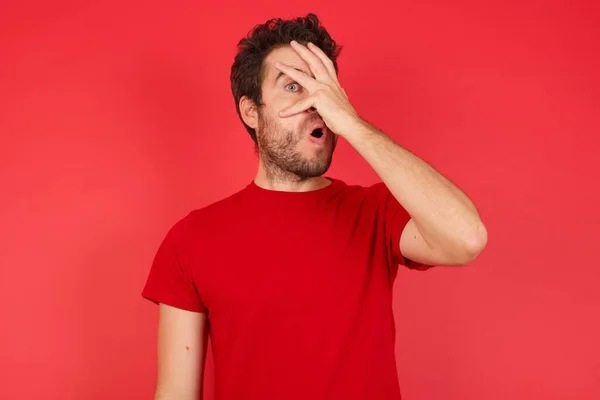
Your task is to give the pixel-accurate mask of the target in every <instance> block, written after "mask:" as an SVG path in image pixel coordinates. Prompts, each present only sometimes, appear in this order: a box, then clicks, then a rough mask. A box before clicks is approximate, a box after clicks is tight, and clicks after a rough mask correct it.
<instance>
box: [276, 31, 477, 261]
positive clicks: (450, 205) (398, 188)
mask: <svg viewBox="0 0 600 400" xmlns="http://www.w3.org/2000/svg"><path fill="white" fill-rule="evenodd" d="M290 45H291V46H292V48H293V49H294V50H296V51H297V53H298V54H299V55H300V56H301V57H302V58H303V59H304V60H305V61H306V62H307V63H308V65H309V66H310V70H311V72H312V73H313V74H314V78H313V77H311V76H309V75H308V74H306V73H304V72H302V71H298V70H296V69H295V68H293V67H291V66H290V65H286V64H283V63H277V64H275V67H276V68H277V69H279V70H280V71H281V72H283V73H285V74H286V75H288V76H289V77H290V78H292V79H293V80H294V81H295V82H298V83H299V84H300V85H301V86H302V87H303V88H305V89H306V90H307V93H308V96H303V97H302V98H300V99H299V100H298V102H296V103H295V104H293V105H291V106H289V107H286V108H285V109H284V110H281V111H280V112H279V116H280V117H283V118H285V117H289V116H292V115H295V114H298V113H301V112H304V111H306V110H308V109H310V108H314V109H316V110H317V112H318V113H319V115H321V117H322V118H323V121H324V122H325V124H326V125H327V127H328V128H329V129H330V130H331V131H332V132H333V133H335V134H337V135H340V136H342V137H344V138H345V139H346V140H348V142H349V143H350V144H351V145H352V146H353V147H354V148H355V149H356V150H357V151H358V152H359V153H360V154H361V155H362V156H363V158H364V159H365V160H366V161H367V163H369V164H370V165H371V167H372V168H373V169H374V170H375V172H376V173H377V174H378V175H379V177H380V178H381V180H383V183H384V184H385V185H386V186H387V187H388V189H389V190H390V192H391V193H392V194H393V195H394V197H395V198H396V200H398V202H399V203H400V204H401V205H402V206H403V207H404V208H405V209H406V211H408V213H409V214H410V216H411V220H410V221H409V223H408V224H407V225H406V227H405V228H404V229H405V230H404V232H403V233H402V235H401V238H400V243H399V245H400V250H401V252H402V254H403V255H404V256H405V257H406V258H408V259H411V260H412V261H416V262H418V263H422V264H430V265H464V264H467V263H469V262H470V261H472V260H473V259H474V258H475V257H476V256H477V255H478V254H479V253H480V252H481V251H482V250H483V248H484V247H485V245H486V243H487V231H486V229H485V226H484V225H483V223H482V222H481V219H480V218H479V214H478V213H477V210H476V209H475V206H474V205H473V203H472V202H471V200H469V198H468V197H467V196H466V195H465V194H464V193H463V192H462V191H461V190H460V189H458V188H457V187H456V186H455V185H453V184H452V183H451V182H450V181H449V180H448V179H446V178H445V177H443V176H442V175H441V174H440V173H439V172H437V171H436V170H435V169H433V168H432V167H431V166H430V165H428V164H427V163H426V162H425V161H423V160H421V159H420V158H418V157H417V156H415V155H414V154H412V153H410V152H409V151H408V150H406V149H404V148H402V147H400V146H399V145H397V144H396V143H394V141H393V140H392V139H391V138H390V137H389V136H387V135H386V134H384V133H383V132H380V131H379V130H377V129H376V128H374V127H373V126H372V125H371V124H369V123H368V122H367V121H365V120H363V119H362V118H361V117H360V116H359V115H358V113H357V112H356V110H355V109H354V107H353V106H352V104H351V103H350V101H349V99H348V95H347V94H346V91H345V90H344V89H343V88H342V87H341V85H340V82H339V81H338V78H337V74H336V70H335V67H334V64H333V62H332V61H331V59H329V58H328V57H327V55H326V54H325V53H324V52H323V50H321V49H320V48H319V47H318V46H315V45H314V44H312V43H308V44H307V45H306V46H304V45H302V44H299V43H297V42H295V41H292V42H291V43H290Z"/></svg>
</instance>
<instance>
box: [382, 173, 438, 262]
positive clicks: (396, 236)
mask: <svg viewBox="0 0 600 400" xmlns="http://www.w3.org/2000/svg"><path fill="white" fill-rule="evenodd" d="M372 188H373V189H375V191H376V192H377V193H378V195H379V196H378V201H379V206H380V207H381V209H382V214H383V216H382V219H383V221H382V225H383V227H384V231H385V240H386V248H387V250H388V253H389V254H390V257H391V262H392V263H393V264H394V265H403V266H405V267H408V268H410V269H415V270H420V271H425V270H428V269H430V268H432V267H433V265H426V264H421V263H418V262H416V261H413V260H411V259H409V258H407V257H405V256H404V255H403V254H402V252H401V251H400V237H401V236H402V232H403V231H404V228H405V227H406V224H407V223H408V221H410V218H411V217H410V214H409V213H408V211H406V209H405V208H404V207H402V205H401V204H400V203H399V202H398V200H396V198H395V197H394V195H393V194H392V193H391V192H390V190H389V189H388V187H387V186H386V185H385V184H384V183H382V182H380V183H377V184H375V185H373V186H372Z"/></svg>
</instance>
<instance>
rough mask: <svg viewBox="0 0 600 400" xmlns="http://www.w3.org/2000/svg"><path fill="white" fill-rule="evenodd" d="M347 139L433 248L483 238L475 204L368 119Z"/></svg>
mask: <svg viewBox="0 0 600 400" xmlns="http://www.w3.org/2000/svg"><path fill="white" fill-rule="evenodd" d="M345 137H346V139H347V140H348V141H349V142H350V144H351V145H352V146H353V147H354V148H355V149H356V150H357V151H358V152H359V154H361V156H362V157H363V158H364V159H365V160H366V161H367V163H368V164H369V165H370V166H371V167H372V168H373V169H374V170H375V172H376V173H377V174H378V175H379V177H380V178H381V180H382V181H383V182H384V183H385V184H386V186H387V187H388V188H389V190H390V192H391V193H392V194H393V195H394V197H395V198H396V199H397V200H398V202H399V203H400V204H402V206H403V207H404V208H405V209H406V210H407V211H408V213H409V214H410V216H411V218H412V219H413V221H414V222H415V224H416V226H417V227H418V229H419V232H421V235H422V236H423V238H424V239H425V241H426V242H427V243H428V244H429V245H430V247H448V246H475V247H476V246H478V245H479V243H481V241H482V240H485V239H484V238H483V236H485V234H486V232H485V228H484V226H483V224H482V222H481V219H480V217H479V213H478V212H477V209H476V207H475V205H474V204H473V202H472V201H471V200H470V199H469V197H468V196H467V195H466V194H465V193H464V192H463V191H462V190H460V189H459V188H458V187H457V186H456V185H454V184H453V183H452V182H450V181H449V180H448V179H447V178H445V177H444V176H443V175H442V174H441V173H439V172H438V171H436V170H435V169H434V168H433V167H431V166H430V165H429V164H428V163H426V162H425V161H423V160H422V159H420V158H419V157H417V156H416V155H414V154H413V153H411V152H410V151H408V150H406V149H404V148H402V147H401V146H399V145H398V144H397V143H395V142H394V141H393V140H392V138H390V137H389V136H388V135H386V134H385V133H383V132H381V131H379V130H378V129H376V128H375V127H373V126H372V125H370V124H369V123H367V122H365V121H360V123H357V125H356V129H355V130H354V131H353V133H352V134H351V135H346V136H345Z"/></svg>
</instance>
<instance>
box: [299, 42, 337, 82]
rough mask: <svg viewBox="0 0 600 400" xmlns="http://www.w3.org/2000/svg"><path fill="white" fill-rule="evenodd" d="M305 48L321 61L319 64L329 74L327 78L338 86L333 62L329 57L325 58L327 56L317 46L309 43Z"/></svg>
mask: <svg viewBox="0 0 600 400" xmlns="http://www.w3.org/2000/svg"><path fill="white" fill-rule="evenodd" d="M307 47H308V48H309V49H310V50H311V51H312V52H313V53H314V54H315V55H316V56H317V57H319V59H320V60H321V62H322V63H323V65H324V66H325V68H326V69H327V72H328V73H329V76H330V77H331V79H332V80H333V81H334V82H335V83H337V84H338V85H339V84H340V82H339V81H338V78H337V74H336V73H335V66H334V65H333V61H331V59H330V58H329V57H327V54H325V52H323V50H321V49H320V48H319V46H317V45H315V44H313V43H310V42H309V43H308V46H307Z"/></svg>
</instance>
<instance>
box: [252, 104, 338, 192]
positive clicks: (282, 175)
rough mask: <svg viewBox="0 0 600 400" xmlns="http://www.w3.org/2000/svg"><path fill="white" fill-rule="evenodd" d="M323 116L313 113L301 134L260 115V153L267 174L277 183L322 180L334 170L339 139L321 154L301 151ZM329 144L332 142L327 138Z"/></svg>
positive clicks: (258, 147)
mask: <svg viewBox="0 0 600 400" xmlns="http://www.w3.org/2000/svg"><path fill="white" fill-rule="evenodd" d="M317 119H320V116H319V114H317V113H313V114H311V116H310V117H309V118H307V119H306V120H305V121H303V123H302V124H301V125H300V126H299V127H298V130H297V132H294V131H291V130H286V129H284V128H283V127H282V126H281V125H280V124H279V123H278V122H277V121H276V120H275V119H274V118H271V117H269V116H266V115H264V113H262V112H260V113H259V129H257V132H256V138H257V151H258V153H259V156H260V158H261V160H262V162H263V164H264V166H265V169H266V171H267V173H268V174H269V175H270V176H271V178H273V179H277V180H284V181H289V180H293V181H303V180H307V179H310V178H315V177H319V176H322V175H323V174H325V173H326V172H327V170H328V169H329V167H330V166H331V161H332V159H333V152H334V150H335V146H336V143H337V137H336V136H335V135H333V133H332V132H329V134H330V135H332V136H333V137H332V139H331V140H332V141H333V143H332V145H331V147H329V146H324V147H322V148H320V149H318V150H317V152H316V153H315V155H313V156H306V155H303V154H302V152H301V151H300V150H299V149H298V144H299V143H300V141H301V140H302V139H304V137H303V132H306V128H307V127H308V126H309V125H310V124H311V123H313V122H314V121H315V120H317ZM327 140H330V139H329V138H327Z"/></svg>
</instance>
